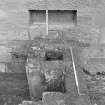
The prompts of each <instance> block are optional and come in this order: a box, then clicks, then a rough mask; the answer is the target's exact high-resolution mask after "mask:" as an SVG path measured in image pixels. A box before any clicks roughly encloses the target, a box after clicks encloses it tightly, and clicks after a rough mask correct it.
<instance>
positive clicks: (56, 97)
mask: <svg viewBox="0 0 105 105" xmlns="http://www.w3.org/2000/svg"><path fill="white" fill-rule="evenodd" d="M42 101H43V104H44V105H65V101H64V95H63V94H62V93H60V92H44V93H43V98H42Z"/></svg>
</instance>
